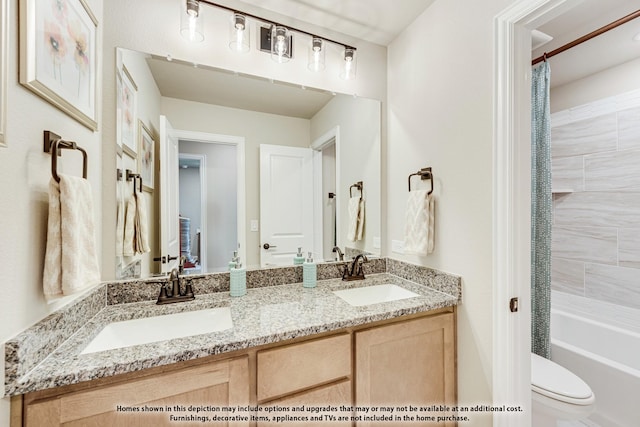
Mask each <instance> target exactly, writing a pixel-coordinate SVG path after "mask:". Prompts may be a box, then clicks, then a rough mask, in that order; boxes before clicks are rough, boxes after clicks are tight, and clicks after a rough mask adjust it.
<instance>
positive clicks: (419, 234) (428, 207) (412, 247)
mask: <svg viewBox="0 0 640 427" xmlns="http://www.w3.org/2000/svg"><path fill="white" fill-rule="evenodd" d="M434 237H435V199H434V197H433V196H432V195H430V194H429V192H428V191H427V190H414V191H410V192H409V198H408V199H407V212H406V221H405V229H404V251H405V253H409V254H416V255H428V254H430V253H432V252H433V247H434Z"/></svg>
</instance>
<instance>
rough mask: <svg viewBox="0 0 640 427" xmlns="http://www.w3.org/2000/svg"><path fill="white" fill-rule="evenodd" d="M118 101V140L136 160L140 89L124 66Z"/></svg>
mask: <svg viewBox="0 0 640 427" xmlns="http://www.w3.org/2000/svg"><path fill="white" fill-rule="evenodd" d="M117 80H118V85H117V86H118V94H117V96H118V101H117V105H116V111H117V116H118V117H117V121H116V127H117V131H116V132H117V140H118V145H119V146H120V147H122V149H123V150H124V152H125V153H127V154H128V155H129V156H131V157H133V158H135V157H136V152H137V151H138V150H137V144H138V143H137V140H136V134H137V130H138V122H137V117H136V116H137V114H136V111H137V110H136V108H137V107H136V100H137V93H138V87H137V86H136V83H135V82H134V81H133V78H132V77H131V74H129V71H128V70H127V67H125V66H124V65H123V66H122V72H121V73H117Z"/></svg>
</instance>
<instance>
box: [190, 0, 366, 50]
mask: <svg viewBox="0 0 640 427" xmlns="http://www.w3.org/2000/svg"><path fill="white" fill-rule="evenodd" d="M200 3H205V4H208V5H209V6H213V7H217V8H218V9H223V10H227V11H229V12H233V13H240V14H242V15H244V16H246V17H248V18H253V19H255V20H258V21H261V22H264V23H266V24H272V25H275V26H278V27H286V28H287V29H288V30H290V31H295V32H296V33H300V34H305V35H307V36H309V37H320V36H318V35H317V34H313V33H310V32H308V31H305V30H300V29H298V28H295V27H291V26H290V25H286V24H281V23H279V22H275V21H272V20H270V19H265V18H262V17H260V16H256V15H252V14H251V13H247V12H243V11H240V10H238V9H234V8H231V7H228V6H224V5H221V4H218V3H214V2H212V1H209V0H200ZM320 38H321V39H322V40H324V41H325V42H329V43H333V44H337V45H338V46H342V47H344V48H345V49H353V50H356V48H355V47H353V46H350V45H347V44H344V43H341V42H339V41H335V40H331V39H328V38H326V37H320Z"/></svg>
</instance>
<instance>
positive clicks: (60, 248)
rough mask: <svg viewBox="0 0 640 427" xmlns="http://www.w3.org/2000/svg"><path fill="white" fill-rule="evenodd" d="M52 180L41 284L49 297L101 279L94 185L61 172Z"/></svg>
mask: <svg viewBox="0 0 640 427" xmlns="http://www.w3.org/2000/svg"><path fill="white" fill-rule="evenodd" d="M59 177H60V183H57V182H56V181H55V180H54V179H53V178H52V179H51V182H50V183H49V218H48V224H47V245H46V253H45V258H44V272H43V277H42V285H43V291H44V295H45V297H46V298H47V299H51V298H57V297H61V296H63V295H70V294H72V293H75V292H78V291H81V290H83V289H86V288H88V287H90V286H92V285H95V284H96V283H98V282H100V270H99V267H98V257H97V252H96V240H95V227H94V222H93V196H92V192H91V184H90V183H89V181H87V180H86V179H84V178H79V177H74V176H67V175H62V174H60V175H59Z"/></svg>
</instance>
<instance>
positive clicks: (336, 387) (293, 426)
mask: <svg viewBox="0 0 640 427" xmlns="http://www.w3.org/2000/svg"><path fill="white" fill-rule="evenodd" d="M269 404H273V405H278V406H286V407H288V408H294V407H296V406H300V405H306V406H307V407H309V406H321V407H326V406H333V407H336V408H338V407H340V406H343V405H344V406H352V405H351V381H349V380H343V381H340V382H337V383H332V384H329V385H326V386H322V387H318V388H314V389H312V390H308V391H304V392H302V393H299V394H295V395H293V396H288V397H285V398H283V399H279V400H274V401H272V402H269ZM325 414H328V415H333V416H338V415H341V416H343V417H344V416H347V417H349V419H350V416H351V415H353V414H352V413H346V412H321V413H310V412H299V411H293V410H290V411H287V412H273V413H271V416H272V417H273V416H284V415H290V416H292V417H296V416H306V417H311V416H314V415H315V416H323V415H325ZM258 415H261V414H258ZM273 422H274V421H273V419H272V420H271V421H269V422H265V421H261V420H258V427H269V426H273ZM279 424H281V425H283V426H287V427H304V426H308V425H310V424H311V425H320V424H318V422H317V421H316V422H307V421H305V422H303V421H299V422H295V421H291V422H279ZM330 425H331V427H342V426H344V427H351V425H352V423H351V421H350V420H349V421H332V422H331V423H330Z"/></svg>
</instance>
